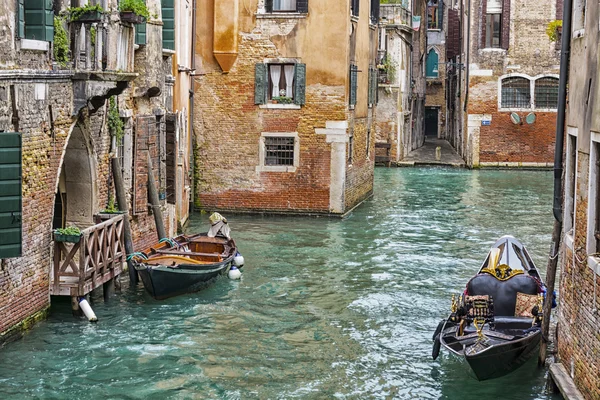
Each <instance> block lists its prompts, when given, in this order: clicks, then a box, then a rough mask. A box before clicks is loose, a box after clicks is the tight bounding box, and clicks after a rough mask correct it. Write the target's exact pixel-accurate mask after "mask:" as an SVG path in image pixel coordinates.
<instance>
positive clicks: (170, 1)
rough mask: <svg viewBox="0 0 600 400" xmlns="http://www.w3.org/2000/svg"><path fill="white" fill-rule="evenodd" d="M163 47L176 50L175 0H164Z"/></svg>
mask: <svg viewBox="0 0 600 400" xmlns="http://www.w3.org/2000/svg"><path fill="white" fill-rule="evenodd" d="M161 9H162V22H163V28H162V34H163V46H162V47H163V49H168V50H175V0H162V8H161Z"/></svg>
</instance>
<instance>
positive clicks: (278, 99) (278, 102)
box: [271, 96, 294, 104]
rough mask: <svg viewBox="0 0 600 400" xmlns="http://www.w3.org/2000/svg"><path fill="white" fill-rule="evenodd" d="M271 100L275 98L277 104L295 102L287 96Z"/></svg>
mask: <svg viewBox="0 0 600 400" xmlns="http://www.w3.org/2000/svg"><path fill="white" fill-rule="evenodd" d="M271 100H273V101H274V102H275V103H276V104H292V103H293V102H294V99H292V98H291V97H287V96H278V97H273V98H272V99H271Z"/></svg>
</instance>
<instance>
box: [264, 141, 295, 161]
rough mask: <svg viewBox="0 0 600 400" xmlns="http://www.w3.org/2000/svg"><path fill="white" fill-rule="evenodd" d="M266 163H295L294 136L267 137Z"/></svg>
mask: <svg viewBox="0 0 600 400" xmlns="http://www.w3.org/2000/svg"><path fill="white" fill-rule="evenodd" d="M265 165H284V166H287V165H291V166H293V165H294V138H293V137H265Z"/></svg>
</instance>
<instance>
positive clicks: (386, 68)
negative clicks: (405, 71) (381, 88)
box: [377, 54, 396, 83]
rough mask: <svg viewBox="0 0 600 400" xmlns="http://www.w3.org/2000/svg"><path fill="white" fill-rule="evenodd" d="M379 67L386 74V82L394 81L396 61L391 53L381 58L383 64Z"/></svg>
mask: <svg viewBox="0 0 600 400" xmlns="http://www.w3.org/2000/svg"><path fill="white" fill-rule="evenodd" d="M377 68H378V69H379V70H380V71H381V72H382V73H383V75H384V76H386V82H385V83H389V82H392V81H394V78H395V77H396V63H395V62H394V60H392V57H390V55H389V54H386V56H385V57H384V58H383V60H381V64H379V65H377Z"/></svg>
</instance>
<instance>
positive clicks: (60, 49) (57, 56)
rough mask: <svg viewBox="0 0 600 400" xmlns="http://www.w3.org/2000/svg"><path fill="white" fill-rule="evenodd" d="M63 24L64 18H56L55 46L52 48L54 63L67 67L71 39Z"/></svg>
mask: <svg viewBox="0 0 600 400" xmlns="http://www.w3.org/2000/svg"><path fill="white" fill-rule="evenodd" d="M63 22H64V18H62V17H59V16H55V17H54V45H53V46H52V47H53V50H54V61H56V62H57V63H58V64H59V65H60V66H61V67H65V66H66V65H67V63H68V62H69V61H70V58H69V39H68V37H67V31H66V29H65V27H64V25H63Z"/></svg>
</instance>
